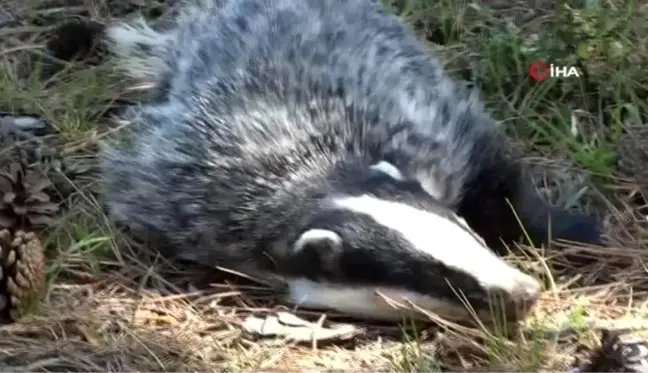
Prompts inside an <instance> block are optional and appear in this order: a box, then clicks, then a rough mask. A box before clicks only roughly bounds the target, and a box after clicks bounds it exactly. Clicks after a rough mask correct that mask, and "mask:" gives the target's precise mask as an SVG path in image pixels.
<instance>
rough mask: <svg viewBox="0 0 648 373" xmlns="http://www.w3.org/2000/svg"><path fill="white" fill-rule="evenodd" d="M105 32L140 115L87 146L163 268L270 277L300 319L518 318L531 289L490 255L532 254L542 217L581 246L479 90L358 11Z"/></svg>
mask: <svg viewBox="0 0 648 373" xmlns="http://www.w3.org/2000/svg"><path fill="white" fill-rule="evenodd" d="M106 35H107V39H108V41H109V45H110V47H111V50H112V51H113V52H114V55H115V56H117V58H118V63H119V66H121V67H122V68H123V71H125V72H126V73H128V74H129V75H131V76H132V77H135V78H137V79H140V80H143V81H146V82H148V83H150V84H151V91H152V94H153V100H152V102H150V103H146V104H142V105H139V106H137V107H133V108H131V109H129V111H128V112H127V113H126V114H125V115H124V118H125V119H126V120H128V121H129V122H131V125H130V128H131V130H132V131H131V134H130V137H129V139H128V140H127V141H125V142H120V143H110V144H105V147H104V149H103V153H102V160H103V175H104V184H105V190H104V196H105V203H106V206H107V208H108V210H109V213H110V214H111V216H112V217H113V218H114V219H116V220H118V221H121V222H124V223H126V224H127V225H129V226H130V227H131V228H133V229H134V230H136V231H139V232H143V233H144V234H148V235H152V236H156V237H163V239H162V240H164V241H166V242H167V245H162V246H166V248H163V249H162V248H161V250H163V251H164V252H165V253H166V254H168V255H171V256H175V257H178V258H182V259H187V260H192V261H196V262H200V263H203V264H208V265H215V264H219V265H223V263H227V264H228V265H230V266H234V267H235V268H238V269H241V270H249V271H253V272H255V273H264V274H267V275H273V276H279V277H281V278H282V279H284V280H285V281H286V283H287V284H288V288H289V290H288V298H287V299H288V300H289V301H290V302H292V303H294V304H297V305H302V306H306V307H315V308H324V309H336V310H339V311H342V312H346V313H349V314H354V315H358V316H363V317H373V318H383V319H394V318H398V317H400V316H401V315H402V313H401V311H400V310H398V309H395V308H393V307H392V306H391V305H390V304H389V302H387V301H385V300H383V297H382V296H381V295H380V294H383V295H385V296H386V297H389V298H392V299H394V300H396V301H397V302H400V303H403V302H404V300H405V299H406V300H409V301H411V302H414V303H417V304H419V305H420V306H421V307H423V308H427V309H430V310H431V311H433V312H437V313H439V314H440V315H441V316H444V317H451V318H465V317H467V316H468V313H467V311H466V308H465V305H464V302H465V301H467V302H468V303H470V305H471V306H472V308H473V309H475V310H476V311H477V312H478V313H479V314H481V315H482V316H483V317H487V316H486V315H485V314H486V313H488V312H487V311H488V310H489V307H490V306H491V305H490V303H489V299H492V298H491V297H492V296H493V295H497V296H500V297H502V298H503V299H504V304H505V305H506V307H505V310H506V312H507V315H508V316H510V317H521V316H524V312H520V310H521V309H528V306H529V305H530V304H532V303H533V301H534V300H535V298H536V297H537V295H538V292H539V288H540V286H539V284H538V282H537V281H536V280H535V279H533V278H532V277H530V276H528V275H526V274H524V273H522V272H520V271H519V270H517V269H515V268H514V267H512V266H510V265H508V264H506V263H505V262H504V261H503V260H502V259H501V258H500V257H499V256H497V255H496V254H495V253H494V252H493V251H491V249H493V250H495V251H499V250H500V249H501V248H502V247H503V246H504V244H510V243H512V242H514V241H515V240H517V239H519V238H520V237H521V236H522V234H523V230H522V229H523V228H524V229H525V230H526V232H527V234H528V236H529V237H531V239H532V240H534V242H535V243H536V244H539V243H543V242H545V241H546V240H547V238H548V234H549V232H550V229H549V220H550V221H551V223H552V227H551V232H552V237H551V238H564V239H570V240H575V241H582V242H587V243H597V242H598V240H599V232H598V229H599V228H598V222H597V220H596V219H595V218H593V217H585V216H572V215H569V214H567V213H566V212H564V211H558V210H554V209H552V208H550V207H549V206H548V205H547V204H545V202H543V201H542V200H541V199H540V198H539V197H538V195H537V194H536V192H535V190H534V188H533V186H532V185H531V183H530V182H529V180H528V179H527V178H526V177H525V176H524V172H523V169H522V166H521V165H519V163H518V162H517V161H515V160H512V159H509V157H508V151H507V144H506V140H505V139H504V138H503V137H502V136H501V134H500V133H499V130H498V129H497V128H496V126H495V124H494V121H493V120H492V119H491V118H490V116H489V115H488V114H487V112H486V110H485V108H484V107H483V105H482V103H481V102H480V99H479V97H478V95H477V93H476V92H474V91H472V90H470V89H468V88H466V87H465V86H463V85H461V84H458V83H457V82H455V81H453V80H452V78H451V77H449V76H448V75H447V74H446V73H445V72H444V70H443V68H442V66H441V64H440V62H439V61H438V60H437V59H436V58H435V57H433V56H431V55H430V52H429V51H428V50H427V49H426V48H424V46H423V45H422V44H421V43H420V42H419V41H418V40H417V39H416V38H415V37H414V36H413V34H412V33H411V31H410V30H409V29H408V28H407V27H405V26H404V25H403V24H401V23H400V22H399V21H398V20H397V19H396V18H395V17H393V16H391V15H389V14H388V13H387V12H386V11H385V10H382V9H381V8H380V6H379V5H378V4H377V2H375V1H370V0H272V1H271V0H219V1H216V0H212V1H209V0H201V1H196V2H195V3H193V4H190V5H187V6H186V8H185V9H184V10H183V11H182V12H180V14H179V15H178V16H177V18H176V19H175V22H174V23H173V24H172V25H171V26H169V27H167V28H165V29H164V30H154V29H153V28H151V27H149V26H148V25H147V24H146V22H145V21H143V20H139V21H135V22H132V23H130V24H124V23H120V24H115V25H112V26H110V27H109V28H108V29H107V31H106ZM511 207H513V209H512V208H511ZM514 210H515V212H514ZM549 218H551V219H549ZM518 219H519V220H520V222H521V223H522V227H521V226H520V224H519V222H518ZM475 232H476V234H475ZM460 295H461V296H460ZM462 298H463V299H462Z"/></svg>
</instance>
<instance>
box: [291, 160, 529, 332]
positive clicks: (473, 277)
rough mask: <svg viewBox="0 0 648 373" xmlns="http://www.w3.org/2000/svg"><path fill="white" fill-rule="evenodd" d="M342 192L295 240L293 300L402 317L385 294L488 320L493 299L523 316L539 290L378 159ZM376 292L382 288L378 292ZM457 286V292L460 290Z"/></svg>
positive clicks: (375, 315) (446, 312)
mask: <svg viewBox="0 0 648 373" xmlns="http://www.w3.org/2000/svg"><path fill="white" fill-rule="evenodd" d="M350 185H351V186H350V187H349V189H348V193H342V194H340V195H335V196H332V197H331V198H330V199H328V200H327V201H326V203H325V204H324V205H323V206H322V207H321V210H320V211H318V212H317V213H316V214H315V215H314V217H313V218H312V220H311V221H310V223H309V224H308V226H307V227H306V228H305V229H304V230H303V233H302V234H301V236H300V237H299V239H298V240H296V242H295V243H294V245H293V256H292V257H293V259H292V260H293V262H292V263H293V264H291V265H290V266H291V267H293V268H301V271H302V275H298V274H297V273H295V275H296V276H294V277H293V278H292V280H289V283H290V301H291V302H293V303H295V304H297V305H302V306H307V307H314V308H329V309H336V310H338V311H341V312H344V313H347V314H354V315H358V316H361V317H371V318H378V319H398V318H400V317H402V316H403V312H406V311H403V310H402V309H400V310H399V309H398V308H394V307H392V305H390V304H389V302H388V301H385V300H384V297H387V298H391V299H392V300H393V301H395V302H397V303H400V304H404V305H407V303H408V301H409V302H413V303H415V304H417V305H418V306H419V307H422V308H424V309H427V310H429V311H432V312H434V313H436V314H438V315H440V316H442V317H446V318H450V319H464V318H468V317H470V316H469V313H468V311H467V308H466V306H465V305H464V304H463V303H462V299H461V297H465V298H464V301H463V302H465V300H467V301H468V303H469V304H470V305H471V306H472V308H473V309H474V310H475V311H477V312H478V314H481V317H485V318H488V317H489V310H491V309H492V308H491V307H492V306H493V304H490V305H489V300H493V299H495V300H496V301H497V302H498V304H505V307H504V311H505V312H506V316H507V317H508V318H509V319H517V318H520V317H523V316H525V314H526V313H527V312H528V309H529V307H530V306H531V305H532V304H533V303H534V301H535V300H536V298H537V296H538V293H539V291H540V285H539V283H538V282H537V281H536V280H535V279H533V278H532V277H530V276H528V275H526V274H524V273H522V272H521V271H519V270H518V269H516V268H514V267H512V266H510V265H508V264H507V263H506V262H504V261H503V260H502V259H501V258H500V257H498V256H496V255H495V254H494V253H493V252H492V251H491V250H490V249H488V248H487V247H486V246H485V244H484V243H483V241H482V240H481V238H479V237H478V236H477V235H475V234H474V233H473V232H472V231H471V230H470V228H469V227H468V226H467V225H466V223H465V222H463V221H462V220H461V219H459V218H458V217H457V216H455V215H454V214H453V213H452V212H451V211H450V210H449V209H447V208H444V207H443V206H441V205H440V204H438V203H437V202H436V201H435V200H434V199H433V198H432V197H431V196H429V195H428V194H427V193H426V192H425V191H424V190H423V189H422V188H421V187H420V185H419V184H418V183H415V182H411V181H407V180H405V179H404V178H403V177H402V175H400V173H399V172H398V170H397V169H395V168H394V167H393V166H391V165H389V164H386V163H382V164H379V165H377V166H376V167H375V168H374V169H372V170H371V171H370V172H368V174H367V175H364V176H362V177H359V179H358V182H357V183H356V185H353V183H351V184H350ZM381 294H382V296H381ZM461 294H463V295H461Z"/></svg>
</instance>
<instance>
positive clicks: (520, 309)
mask: <svg viewBox="0 0 648 373" xmlns="http://www.w3.org/2000/svg"><path fill="white" fill-rule="evenodd" d="M540 290H541V287H540V283H539V282H538V281H536V280H535V279H534V278H532V277H529V278H528V279H525V280H524V281H521V282H520V283H519V284H518V285H517V286H516V288H515V289H514V291H513V294H512V295H513V302H514V303H515V308H516V313H517V314H518V317H524V316H526V315H527V314H528V313H529V312H530V311H531V309H532V308H533V306H535V304H536V302H537V301H538V298H539V296H540Z"/></svg>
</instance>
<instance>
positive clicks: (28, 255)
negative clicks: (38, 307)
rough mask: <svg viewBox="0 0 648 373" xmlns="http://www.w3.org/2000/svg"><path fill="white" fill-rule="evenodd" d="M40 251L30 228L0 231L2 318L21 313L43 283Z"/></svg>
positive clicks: (38, 242)
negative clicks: (28, 229) (26, 230)
mask: <svg viewBox="0 0 648 373" xmlns="http://www.w3.org/2000/svg"><path fill="white" fill-rule="evenodd" d="M44 261H45V259H44V254H43V247H42V245H41V242H40V240H39V239H38V237H37V236H36V234H34V233H33V232H28V233H26V232H24V231H17V232H16V233H15V234H13V235H12V234H11V232H9V230H7V229H3V230H2V231H0V312H2V318H3V319H4V320H5V321H15V320H17V319H18V318H19V317H20V316H22V315H23V314H24V312H25V311H26V310H27V308H28V306H29V305H30V304H31V302H32V301H34V300H35V299H36V298H37V297H38V295H40V291H41V290H42V289H43V287H44V285H45V270H44V264H45V263H44Z"/></svg>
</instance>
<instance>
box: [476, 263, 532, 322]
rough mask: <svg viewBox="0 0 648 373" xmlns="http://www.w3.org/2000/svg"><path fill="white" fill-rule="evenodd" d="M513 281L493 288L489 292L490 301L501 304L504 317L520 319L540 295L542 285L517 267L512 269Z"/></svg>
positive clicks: (527, 312) (497, 304) (529, 310)
mask: <svg viewBox="0 0 648 373" xmlns="http://www.w3.org/2000/svg"><path fill="white" fill-rule="evenodd" d="M512 278H513V281H511V284H510V285H509V286H507V288H506V289H501V288H500V289H493V290H491V291H490V292H489V293H490V294H489V295H490V296H491V302H493V304H494V305H495V306H496V307H497V306H500V307H501V306H503V307H504V312H505V316H506V319H508V320H520V319H523V318H525V317H526V316H527V315H528V314H529V312H531V310H532V309H533V307H534V306H535V304H536V303H537V301H538V298H539V297H540V292H541V290H542V286H541V285H540V282H538V280H536V279H535V278H533V277H531V276H529V275H527V274H524V273H522V272H520V271H518V270H517V269H514V270H513V276H512Z"/></svg>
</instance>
